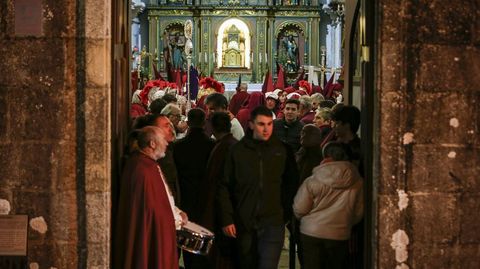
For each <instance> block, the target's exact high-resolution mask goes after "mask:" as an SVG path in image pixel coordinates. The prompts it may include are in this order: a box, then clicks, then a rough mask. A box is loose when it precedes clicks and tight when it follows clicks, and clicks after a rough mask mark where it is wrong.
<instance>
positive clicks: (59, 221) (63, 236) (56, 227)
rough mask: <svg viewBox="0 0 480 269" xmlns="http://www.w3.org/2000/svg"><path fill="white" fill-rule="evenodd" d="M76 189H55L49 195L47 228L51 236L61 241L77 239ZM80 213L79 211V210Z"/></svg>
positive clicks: (77, 209)
mask: <svg viewBox="0 0 480 269" xmlns="http://www.w3.org/2000/svg"><path fill="white" fill-rule="evenodd" d="M77 199H78V198H77V192H76V191H64V192H60V191H56V192H55V193H52V194H51V195H50V201H49V202H50V205H51V210H50V218H49V223H48V225H49V229H50V234H51V235H52V238H54V239H55V240H59V241H62V242H75V241H77V240H78V229H82V227H79V223H78V211H79V210H82V209H79V208H77V204H78V202H77ZM80 214H81V212H80Z"/></svg>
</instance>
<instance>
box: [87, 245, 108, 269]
mask: <svg viewBox="0 0 480 269" xmlns="http://www.w3.org/2000/svg"><path fill="white" fill-rule="evenodd" d="M109 264H110V249H109V248H108V245H107V244H88V261H87V268H98V269H100V268H110V266H109Z"/></svg>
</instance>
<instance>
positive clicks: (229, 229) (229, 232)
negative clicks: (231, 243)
mask: <svg viewBox="0 0 480 269" xmlns="http://www.w3.org/2000/svg"><path fill="white" fill-rule="evenodd" d="M222 230H223V233H224V234H225V235H226V236H228V237H233V238H237V229H236V228H235V224H230V225H227V226H225V227H223V228H222Z"/></svg>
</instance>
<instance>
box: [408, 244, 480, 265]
mask: <svg viewBox="0 0 480 269" xmlns="http://www.w3.org/2000/svg"><path fill="white" fill-rule="evenodd" d="M409 257H410V258H411V259H410V260H411V263H412V265H414V266H411V267H410V268H422V269H423V268H425V269H428V268H448V269H467V268H468V269H470V268H480V259H478V257H480V246H479V245H462V244H428V243H425V244H415V245H414V246H412V248H411V249H410V250H409Z"/></svg>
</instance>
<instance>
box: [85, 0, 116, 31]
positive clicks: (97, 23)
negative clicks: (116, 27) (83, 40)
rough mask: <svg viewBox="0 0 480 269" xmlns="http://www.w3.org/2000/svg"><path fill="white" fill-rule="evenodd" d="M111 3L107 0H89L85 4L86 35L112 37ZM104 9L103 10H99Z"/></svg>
mask: <svg viewBox="0 0 480 269" xmlns="http://www.w3.org/2000/svg"><path fill="white" fill-rule="evenodd" d="M110 6H111V3H110V2H109V1H105V0H87V1H86V4H85V22H86V24H85V35H86V37H87V38H110V37H111V32H112V30H111V28H112V23H111V14H112V13H111V10H110ZM99 10H102V11H103V12H98V11H99Z"/></svg>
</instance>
